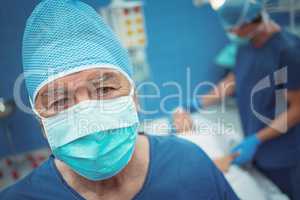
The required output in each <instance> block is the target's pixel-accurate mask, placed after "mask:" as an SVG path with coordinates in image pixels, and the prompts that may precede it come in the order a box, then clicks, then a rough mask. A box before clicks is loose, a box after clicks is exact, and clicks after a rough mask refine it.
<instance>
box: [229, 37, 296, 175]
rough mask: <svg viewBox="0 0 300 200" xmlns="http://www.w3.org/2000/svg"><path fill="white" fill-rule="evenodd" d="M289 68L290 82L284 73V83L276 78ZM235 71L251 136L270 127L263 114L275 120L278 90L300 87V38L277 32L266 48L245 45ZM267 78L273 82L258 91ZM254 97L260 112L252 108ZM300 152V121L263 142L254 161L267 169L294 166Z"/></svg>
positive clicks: (242, 113)
mask: <svg viewBox="0 0 300 200" xmlns="http://www.w3.org/2000/svg"><path fill="white" fill-rule="evenodd" d="M285 67H286V69H287V82H285V81H284V76H283V74H284V73H281V75H280V76H281V78H280V76H277V77H279V79H281V80H283V82H278V81H276V80H278V78H275V76H274V72H276V71H278V70H280V69H281V70H282V69H283V68H285ZM234 73H235V77H236V96H237V104H238V108H239V112H240V116H241V122H242V127H243V130H244V133H245V135H246V136H249V135H251V134H254V133H256V132H258V131H260V130H261V129H263V128H265V127H266V126H267V125H266V124H265V123H264V122H263V121H262V120H261V116H264V117H267V118H269V119H271V120H273V119H275V117H276V114H275V107H276V106H281V105H280V103H278V102H279V101H278V102H277V103H276V91H279V90H282V89H287V90H289V91H292V90H298V89H300V78H299V77H300V39H299V38H298V37H296V36H294V35H292V34H290V33H288V32H285V31H281V32H278V33H276V34H274V35H273V36H272V37H271V38H270V39H269V40H268V41H267V42H266V44H265V45H264V46H263V47H262V48H255V47H254V46H253V45H252V44H248V45H245V46H241V47H240V48H239V51H238V54H237V62H236V68H235V69H234ZM266 77H267V79H268V80H269V81H266V82H265V83H267V84H270V85H266V86H267V87H266V88H265V89H262V90H255V89H254V88H257V86H262V85H265V83H262V82H260V81H261V80H263V79H264V78H266ZM251 98H252V100H253V102H252V103H253V109H254V110H255V111H256V112H257V113H255V112H253V110H252V109H251ZM280 98H281V97H280ZM280 98H279V99H280ZM259 115H260V117H258V116H259ZM299 153H300V124H299V125H297V126H295V127H293V128H291V129H290V130H288V132H287V133H286V134H284V135H282V136H281V137H279V138H277V139H274V140H271V141H268V142H266V143H264V144H262V145H261V146H260V148H259V149H258V151H257V153H256V155H255V159H254V161H255V163H256V164H257V165H258V166H260V167H263V168H267V169H272V168H283V167H291V166H293V165H295V164H296V161H297V159H296V158H297V157H298V156H299Z"/></svg>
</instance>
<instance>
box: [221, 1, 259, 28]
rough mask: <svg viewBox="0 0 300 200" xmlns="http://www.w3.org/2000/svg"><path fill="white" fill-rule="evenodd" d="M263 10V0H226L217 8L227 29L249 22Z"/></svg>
mask: <svg viewBox="0 0 300 200" xmlns="http://www.w3.org/2000/svg"><path fill="white" fill-rule="evenodd" d="M262 11H263V3H262V0H224V3H223V4H222V5H221V6H220V7H219V8H218V9H217V13H218V14H219V16H220V18H221V22H222V24H223V26H224V27H225V29H230V28H233V27H235V26H240V25H242V24H244V23H249V22H251V21H252V20H253V19H255V18H256V17H257V16H258V15H259V14H260V13H261V12H262Z"/></svg>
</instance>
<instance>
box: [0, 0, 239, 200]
mask: <svg viewBox="0 0 300 200" xmlns="http://www.w3.org/2000/svg"><path fill="white" fill-rule="evenodd" d="M23 68H24V74H25V79H26V86H27V90H28V94H29V98H30V101H31V104H32V109H33V111H34V113H35V114H36V116H37V118H38V119H39V120H40V122H41V125H42V128H43V130H44V132H45V136H46V138H47V140H48V143H49V145H50V148H51V150H52V155H51V156H50V158H49V159H48V160H47V161H46V162H44V163H43V164H42V165H41V166H40V167H39V168H37V169H36V170H34V171H33V172H32V173H31V174H29V175H28V176H27V177H25V178H24V179H23V180H21V181H19V182H18V183H16V184H15V185H13V186H11V187H9V188H7V189H6V190H4V191H3V192H1V193H0V199H5V200H16V199H22V200H23V199H24V200H27V199H28V200H50V199H53V200H54V199H55V200H57V199H61V200H65V199H68V200H75V199H76V200H83V199H87V200H101V199H103V200H129V199H135V200H147V199H149V200H153V199H155V200H166V199H173V200H186V199H189V200H208V199H212V200H225V199H226V200H228V199H230V200H235V199H238V198H237V197H236V195H235V194H234V192H233V191H232V189H231V188H230V186H229V185H228V183H227V182H226V180H225V179H224V177H223V175H222V173H221V172H220V171H219V170H218V169H217V168H216V167H215V165H214V164H213V163H212V161H211V160H209V158H208V157H207V156H206V155H205V154H204V152H203V151H202V150H201V149H199V148H198V147H197V146H195V145H193V144H191V143H189V142H187V141H185V140H181V139H178V138H176V137H172V136H166V137H157V136H148V135H140V134H138V132H137V130H138V126H139V120H138V116H137V110H136V106H137V105H136V103H135V102H136V101H135V99H136V98H135V91H134V82H133V80H132V67H131V64H130V62H129V60H128V55H127V53H126V51H125V50H124V49H123V48H122V47H121V45H120V44H119V42H118V41H117V39H116V37H115V36H114V35H113V33H112V32H111V30H110V29H109V28H108V27H107V26H106V25H105V24H104V22H103V20H102V19H101V18H100V17H99V16H98V14H97V13H96V12H95V11H94V10H93V9H92V8H91V7H89V6H88V5H87V4H85V3H82V2H80V1H78V0H44V1H42V2H41V3H40V4H39V5H38V6H37V7H36V8H35V9H34V11H33V13H32V15H31V16H30V18H29V19H28V21H27V26H26V30H25V33H24V40H23ZM25 134H26V131H25Z"/></svg>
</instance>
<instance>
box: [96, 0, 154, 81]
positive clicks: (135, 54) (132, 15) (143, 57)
mask: <svg viewBox="0 0 300 200" xmlns="http://www.w3.org/2000/svg"><path fill="white" fill-rule="evenodd" d="M100 14H101V15H102V16H103V18H104V19H105V21H106V22H107V23H108V24H109V25H110V26H111V28H112V29H113V30H114V32H115V33H116V34H117V35H118V37H119V39H120V41H121V43H122V45H123V46H124V47H125V48H127V49H128V52H129V55H130V58H131V61H132V63H133V67H134V75H133V76H134V80H135V81H137V82H141V81H144V80H147V79H148V78H149V64H148V61H147V54H146V47H147V35H146V26H145V17H144V13H143V3H142V2H140V1H125V0H114V1H112V3H111V4H110V5H109V6H108V7H105V8H102V9H100Z"/></svg>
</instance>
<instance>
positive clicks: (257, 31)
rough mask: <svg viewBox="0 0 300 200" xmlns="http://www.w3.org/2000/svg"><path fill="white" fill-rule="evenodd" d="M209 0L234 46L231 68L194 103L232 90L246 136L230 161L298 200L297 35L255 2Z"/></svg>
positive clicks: (299, 106)
mask: <svg viewBox="0 0 300 200" xmlns="http://www.w3.org/2000/svg"><path fill="white" fill-rule="evenodd" d="M211 2H212V6H213V8H214V9H215V10H216V12H217V13H218V15H219V17H220V20H221V22H222V24H223V26H224V28H225V30H226V31H227V34H228V36H229V39H230V40H231V41H232V42H234V43H235V44H237V45H238V48H237V51H236V53H235V54H236V55H235V60H234V62H233V63H235V67H234V69H233V72H231V73H229V74H228V76H227V77H226V78H224V80H222V81H221V83H219V85H218V87H217V90H216V91H212V92H210V94H209V95H208V96H206V95H204V96H202V97H200V98H199V101H198V104H199V105H201V106H202V107H206V106H209V105H211V104H214V103H216V102H218V101H221V100H223V99H224V97H226V96H230V95H233V94H235V95H236V100H237V105H238V108H239V113H240V117H241V122H242V127H243V131H244V134H245V139H244V141H243V142H242V143H241V144H239V145H238V146H236V147H235V148H234V149H232V152H234V153H239V156H238V157H237V158H236V159H235V160H234V161H233V164H236V165H245V164H248V163H250V162H252V163H253V164H255V166H256V167H257V168H258V169H260V170H261V172H263V173H264V174H265V175H266V176H267V177H268V178H270V179H271V180H272V181H273V182H274V183H275V184H276V185H277V186H278V187H279V188H280V189H281V190H282V191H283V192H285V193H286V194H288V195H289V197H290V198H291V199H295V200H298V199H300V190H299V188H300V179H299V170H300V157H299V154H300V79H299V74H300V38H299V37H297V36H295V35H293V34H291V33H289V32H287V31H285V30H283V29H282V28H281V27H280V26H279V25H278V24H276V23H275V22H274V21H272V20H271V19H270V17H269V15H268V14H267V13H266V12H265V11H264V8H263V3H262V2H261V1H259V0H254V1H253V0H225V1H214V0H212V1H211ZM231 59H232V58H231ZM212 95H215V96H213V98H212Z"/></svg>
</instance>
